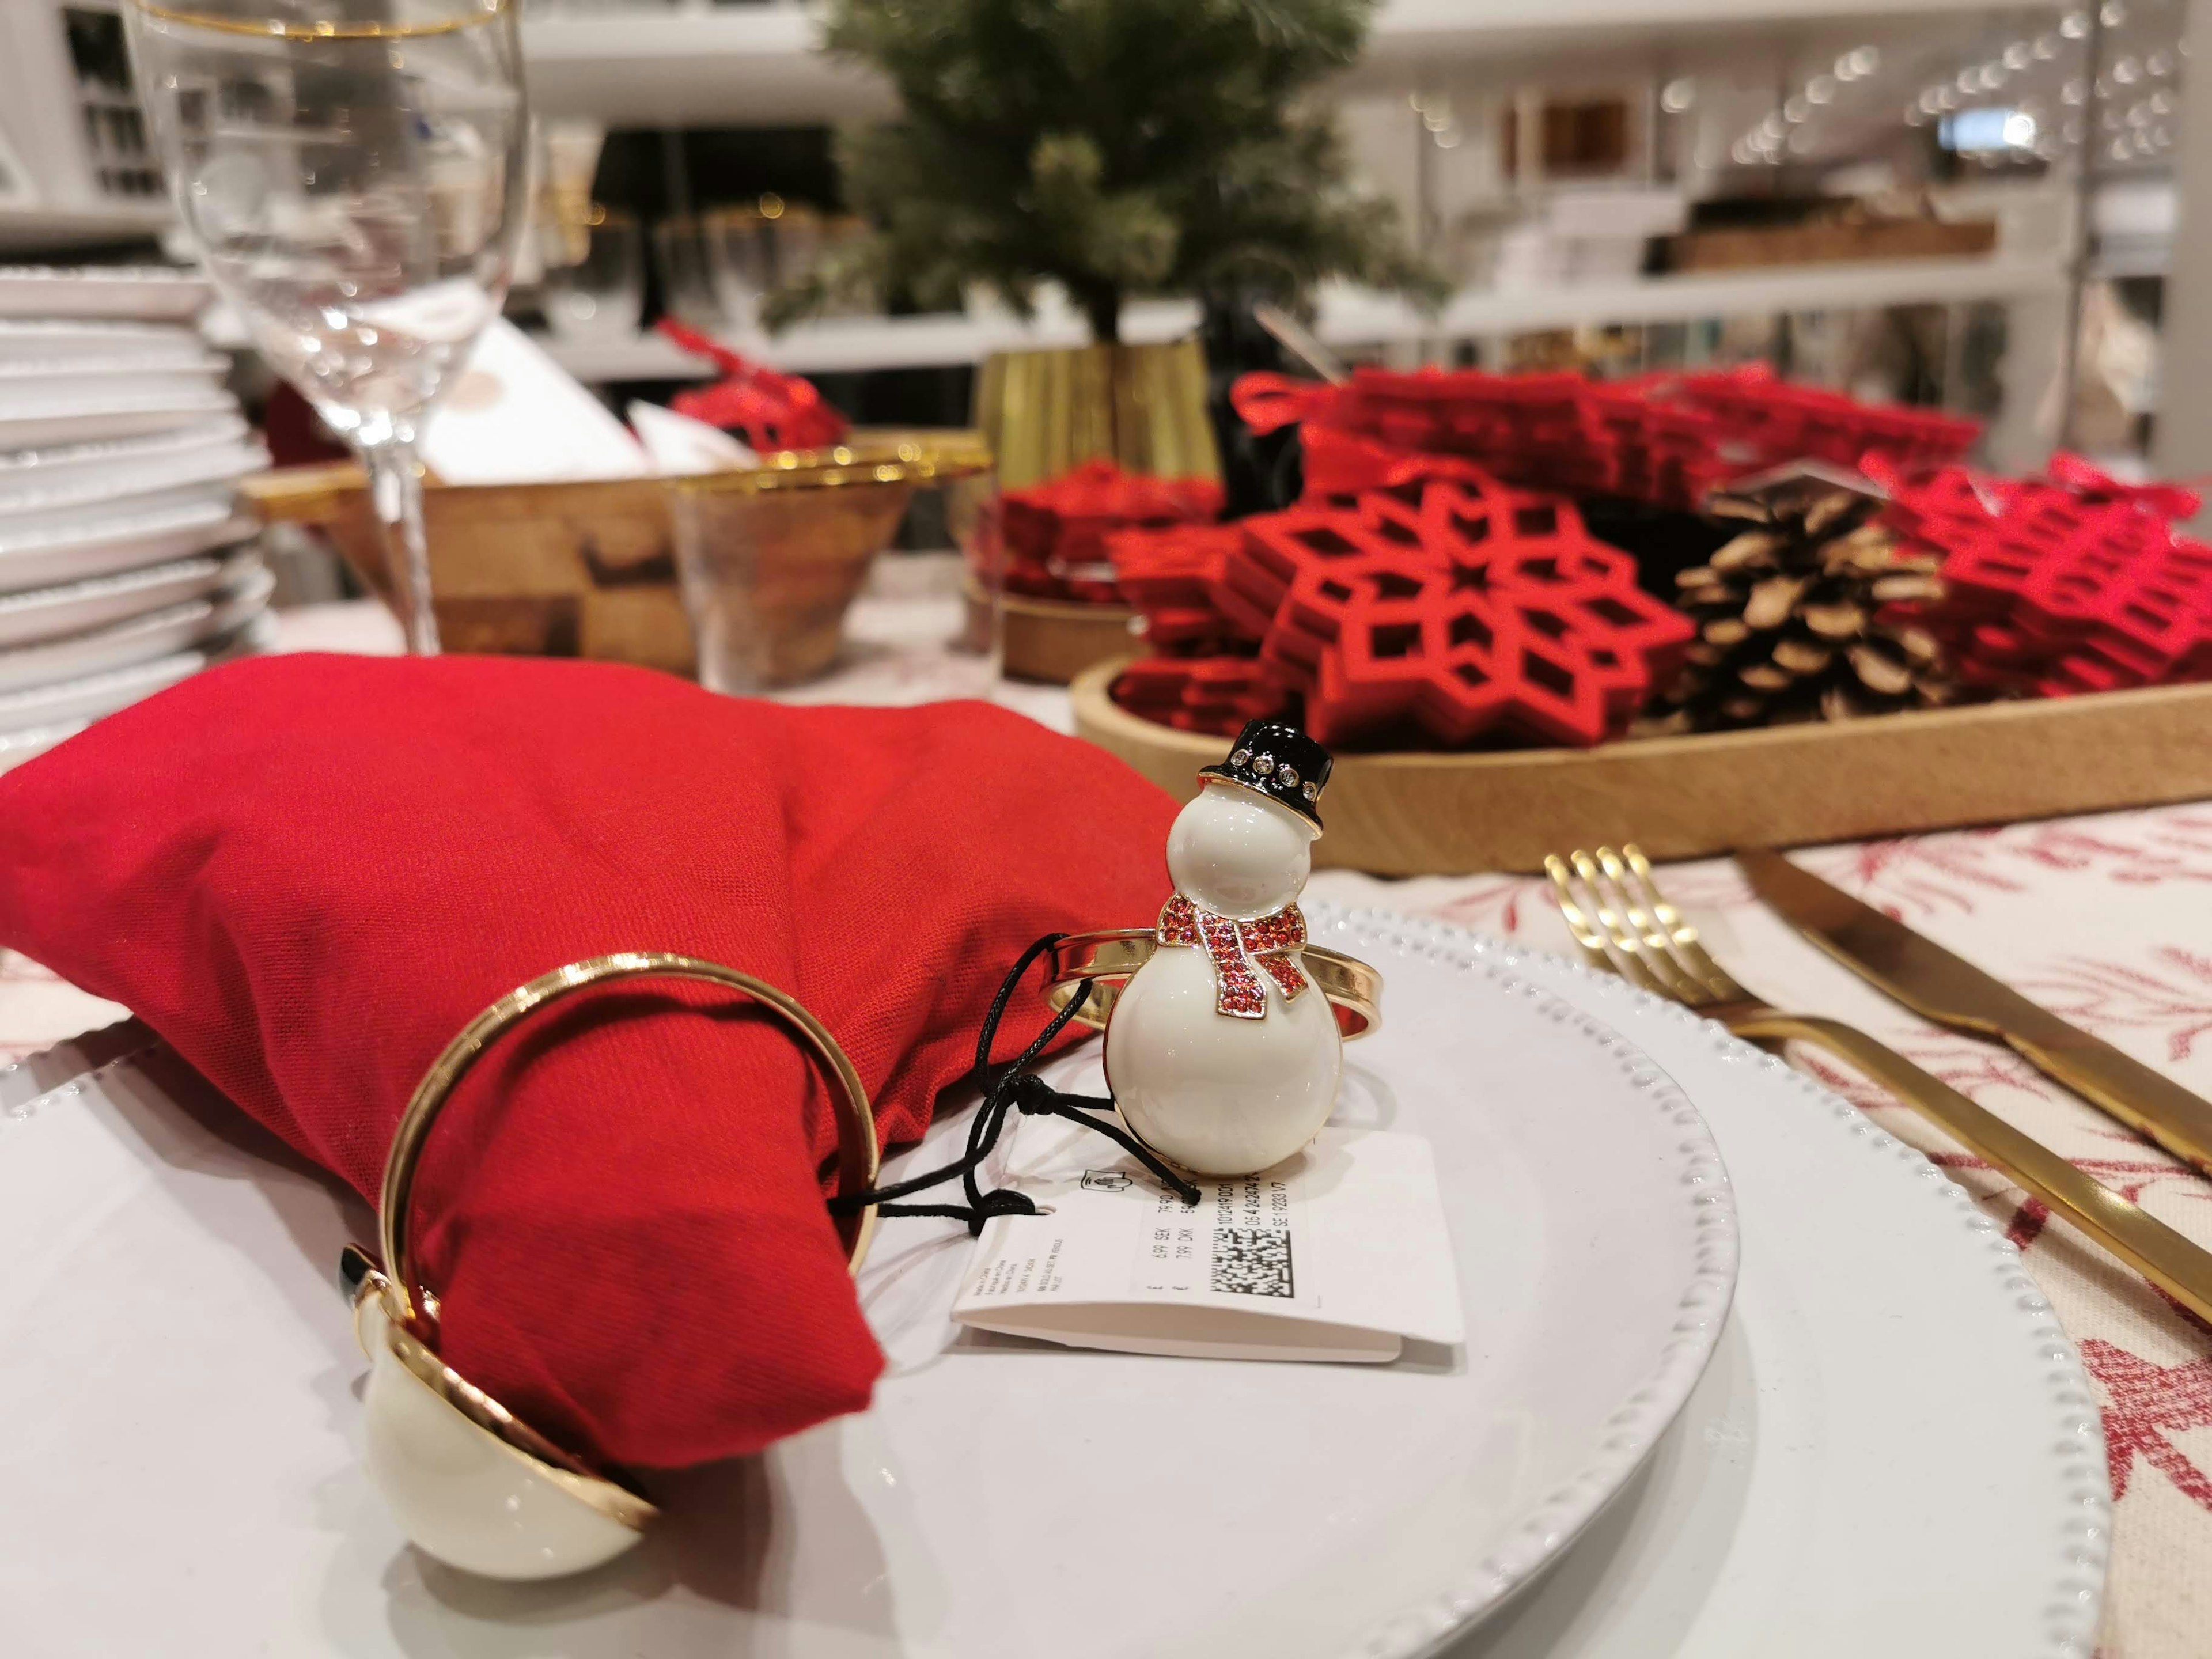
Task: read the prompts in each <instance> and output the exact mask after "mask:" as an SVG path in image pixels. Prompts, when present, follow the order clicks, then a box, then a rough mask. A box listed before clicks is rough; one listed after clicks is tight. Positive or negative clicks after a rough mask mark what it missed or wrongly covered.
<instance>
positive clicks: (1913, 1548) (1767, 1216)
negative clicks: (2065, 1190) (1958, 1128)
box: [1309, 905, 2111, 1659]
mask: <svg viewBox="0 0 2212 1659" xmlns="http://www.w3.org/2000/svg"><path fill="white" fill-rule="evenodd" d="M1309 914H1310V915H1317V916H1318V918H1319V921H1318V923H1317V926H1316V939H1318V940H1319V941H1320V942H1322V943H1326V944H1332V945H1341V946H1343V947H1344V948H1346V949H1356V950H1358V951H1361V952H1362V953H1363V954H1364V953H1366V952H1369V951H1373V952H1375V959H1376V960H1377V961H1378V962H1379V963H1382V964H1383V966H1384V968H1385V969H1386V971H1388V972H1390V973H1394V974H1395V973H1400V972H1401V971H1402V970H1401V968H1400V967H1399V963H1401V960H1402V959H1403V957H1404V956H1405V955H1406V954H1407V953H1411V954H1413V955H1415V956H1416V957H1426V958H1428V959H1431V960H1434V961H1437V962H1440V963H1457V964H1464V965H1465V967H1466V968H1467V969H1468V970H1469V971H1473V972H1477V973H1482V974H1487V975H1499V974H1503V975H1510V976H1511V977H1513V978H1515V979H1517V980H1521V981H1527V982H1530V983H1533V984H1534V985H1537V986H1540V987H1542V988H1543V989H1544V990H1546V991H1547V992H1551V993H1554V994H1558V995H1560V996H1563V997H1565V998H1566V999H1568V1000H1571V1001H1572V1002H1573V1003H1574V1004H1575V1005H1576V1006H1577V1007H1579V1008H1581V1009H1583V1011H1584V1012H1589V1013H1591V1014H1595V1016H1597V1017H1598V1018H1601V1019H1602V1020H1603V1021H1605V1022H1606V1023H1607V1024H1608V1025H1610V1026H1612V1027H1613V1029H1615V1030H1619V1031H1620V1032H1621V1033H1622V1035H1624V1036H1626V1037H1628V1038H1629V1039H1631V1040H1632V1042H1635V1043H1636V1044H1637V1046H1638V1048H1641V1049H1642V1050H1643V1051H1644V1053H1645V1054H1649V1055H1650V1057H1651V1058H1652V1059H1653V1060H1655V1061H1656V1062H1657V1063H1658V1064H1659V1065H1660V1066H1662V1067H1664V1068H1665V1070H1666V1072H1667V1073H1668V1075H1669V1076H1671V1077H1672V1078H1674V1079H1675V1081H1676V1082H1678V1083H1680V1085H1682V1087H1683V1089H1684V1090H1685V1091H1686V1092H1687V1093H1688V1094H1689V1096H1690V1097H1691V1098H1692V1099H1693V1100H1695V1101H1696V1102H1697V1103H1698V1106H1699V1111H1700V1112H1701V1113H1702V1114H1703V1115H1704V1116H1705V1120H1706V1121H1707V1122H1708V1123H1709V1124H1710V1125H1711V1127H1712V1131H1713V1134H1714V1137H1715V1139H1717V1140H1718V1141H1719V1142H1720V1146H1721V1152H1722V1156H1723V1158H1725V1159H1726V1160H1727V1163H1728V1166H1729V1175H1730V1176H1731V1178H1732V1180H1733V1182H1734V1185H1735V1194H1736V1204H1737V1209H1738V1212H1739V1215H1740V1218H1741V1227H1742V1237H1743V1267H1742V1271H1741V1274H1740V1275H1739V1277H1738V1280H1737V1285H1736V1297H1735V1308H1734V1310H1732V1312H1731V1314H1730V1316H1729V1329H1728V1332H1727V1334H1726V1335H1725V1336H1724V1337H1723V1340H1722V1343H1721V1347H1720V1352H1719V1353H1718V1354H1717V1356H1716V1357H1715V1358H1714V1361H1713V1364H1712V1365H1711V1368H1710V1369H1709V1370H1707V1371H1706V1373H1705V1379H1704V1381H1703V1382H1702V1383H1700V1384H1699V1387H1698V1389H1697V1391H1696V1393H1695V1394H1694V1395H1692V1398H1691V1401H1690V1403H1689V1405H1688V1407H1686V1409H1685V1410H1684V1412H1683V1413H1682V1417H1681V1419H1680V1422H1678V1423H1677V1424H1676V1425H1675V1426H1674V1429H1673V1430H1672V1431H1670V1432H1669V1433H1668V1436H1667V1437H1666V1439H1665V1440H1664V1441H1662V1443H1661V1446H1660V1449H1659V1451H1658V1454H1657V1455H1656V1456H1655V1457H1654V1458H1653V1459H1652V1460H1651V1462H1650V1466H1649V1468H1647V1469H1646V1471H1645V1472H1644V1474H1643V1475H1642V1476H1640V1477H1639V1478H1638V1480H1636V1481H1635V1482H1633V1483H1632V1484H1631V1486H1629V1488H1628V1490H1627V1491H1626V1492H1623V1493H1622V1495H1621V1496H1620V1498H1619V1499H1618V1500H1617V1501H1616V1502H1615V1503H1614V1504H1613V1505H1612V1507H1611V1508H1610V1509H1608V1510H1607V1512H1606V1513H1605V1514H1604V1515H1603V1516H1600V1517H1599V1519H1598V1521H1597V1522H1595V1525H1593V1526H1592V1527H1591V1528H1589V1531H1588V1532H1587V1534H1585V1535H1584V1537H1583V1540H1582V1541H1580V1542H1579V1543H1578V1544H1577V1546H1576V1547H1575V1548H1574V1550H1573V1551H1571V1553H1569V1554H1568V1555H1567V1557H1566V1559H1565V1560H1564V1561H1562V1562H1561V1563H1560V1564H1559V1566H1558V1567H1557V1568H1555V1569H1554V1570H1553V1571H1552V1572H1551V1573H1550V1574H1549V1575H1548V1576H1547V1577H1545V1578H1544V1579H1542V1580H1541V1581H1540V1582H1539V1583H1537V1584H1536V1585H1535V1586H1534V1588H1533V1589H1529V1590H1528V1591H1527V1592H1526V1593H1524V1594H1523V1595H1521V1596H1520V1597H1518V1598H1516V1600H1514V1601H1511V1602H1510V1603H1509V1604H1508V1605H1507V1606H1506V1607H1504V1610H1503V1611H1502V1612H1500V1613H1498V1614H1497V1615H1496V1616H1495V1617H1493V1618H1492V1620H1489V1621H1488V1622H1486V1624H1484V1625H1483V1626H1481V1627H1480V1628H1479V1629H1477V1630H1475V1631H1474V1632H1470V1633H1468V1635H1466V1636H1464V1637H1462V1638H1460V1639H1459V1640H1458V1641H1456V1642H1455V1643H1452V1644H1447V1645H1446V1646H1445V1647H1443V1649H1441V1650H1439V1651H1440V1653H1442V1654H1448V1655H1449V1656H1450V1659H1653V1656H1662V1655H1672V1656H1679V1659H1780V1656H1788V1659H1869V1656H1878V1659H1962V1656H1966V1655H1977V1656H1978V1655H1984V1654H1987V1655H1990V1656H1996V1655H1999V1654H2002V1655H2006V1656H2008V1659H2090V1655H2091V1654H2092V1652H2093V1650H2094V1649H2095V1646H2096V1638H2097V1621H2098V1615H2099V1609H2100V1605H2101V1601H2102V1596H2103V1590H2104V1578H2105V1565H2106V1550H2107V1546H2108V1541H2109V1539H2110V1536H2111V1533H2110V1525H2111V1496H2110V1492H2111V1489H2110V1487H2109V1486H2107V1484H2106V1472H2105V1448H2104V1441H2103V1437H2102V1433H2101V1429H2100V1422H2099V1414H2098V1409H2097V1404H2096V1400H2095V1397H2094V1396H2093V1395H2092V1394H2091V1393H2090V1390H2089V1385H2088V1381H2087V1377H2085V1376H2083V1374H2082V1371H2081V1364H2080V1361H2079V1360H2078V1358H2076V1357H2075V1351H2074V1347H2073V1345H2072V1344H2071V1343H2070V1342H2069V1341H2068V1340H2067V1338H2066V1336H2065V1334H2064V1333H2063V1331H2062V1330H2061V1329H2060V1328H2059V1326H2058V1322H2057V1318H2056V1316H2054V1315H2053V1314H2052V1312H2051V1306H2050V1304H2049V1303H2047V1302H2046V1301H2045V1299H2044V1297H2043V1295H2042V1293H2041V1291H2039V1290H2038V1288H2037V1287H2036V1285H2035V1282H2034V1280H2033V1279H2031V1278H2030V1277H2029V1276H2028V1274H2027V1272H2026V1271H2025V1269H2024V1268H2023V1267H2021V1260H2020V1252H2019V1251H2018V1250H2017V1249H2015V1248H2014V1247H2013V1245H2012V1243H2011V1242H2010V1241H2009V1240H2008V1239H2007V1238H2006V1237H2004V1235H2003V1232H2002V1230H2001V1229H2000V1228H1999V1226H1998V1225H1997V1224H1996V1222H1995V1221H1994V1220H1992V1219H1991V1218H1990V1217H1989V1216H1988V1215H1986V1214H1985V1213H1984V1212H1983V1211H1982V1210H1981V1209H1980V1208H1979V1206H1977V1205H1976V1204H1975V1203H1974V1202H1973V1201H1972V1200H1971V1199H1970V1198H1968V1197H1967V1196H1966V1194H1965V1193H1964V1192H1963V1191H1961V1190H1960V1188H1958V1187H1957V1186H1956V1185H1954V1183H1953V1182H1950V1181H1949V1180H1948V1179H1946V1178H1945V1177H1944V1176H1943V1175H1942V1171H1940V1170H1937V1169H1936V1166H1935V1165H1933V1164H1930V1163H1929V1162H1928V1160H1927V1159H1926V1158H1923V1157H1922V1156H1921V1155H1920V1154H1919V1153H1918V1152H1916V1151H1914V1150H1913V1149H1912V1148H1911V1147H1910V1146H1906V1145H1905V1143H1904V1142H1902V1141H1900V1140H1898V1139H1896V1138H1894V1137H1893V1136H1892V1135H1890V1134H1888V1133H1886V1132H1885V1131H1883V1130H1881V1129H1880V1128H1878V1127H1875V1125H1874V1123H1872V1122H1871V1121H1869V1119H1868V1118H1867V1117H1866V1116H1865V1115H1863V1114H1862V1113H1860V1112H1859V1111H1858V1110H1857V1109H1856V1108H1854V1107H1852V1106H1850V1105H1849V1104H1848V1103H1845V1102H1844V1101H1843V1100H1841V1099H1840V1098H1838V1097H1837V1096H1835V1095H1834V1094H1832V1093H1831V1092H1829V1091H1827V1090H1826V1089H1824V1088H1822V1087H1820V1085H1818V1084H1816V1083H1814V1081H1813V1080H1812V1079H1809V1078H1808V1077H1806V1076H1804V1075H1803V1074H1802V1073H1797V1072H1794V1071H1792V1070H1790V1068H1789V1067H1787V1066H1784V1064H1783V1062H1782V1061H1781V1060H1777V1059H1774V1058H1772V1057H1771V1056H1769V1055H1766V1054H1761V1053H1760V1052H1759V1050H1758V1049H1756V1048H1752V1047H1750V1046H1749V1045H1748V1044H1747V1043H1743V1042H1738V1041H1736V1040H1735V1038H1733V1037H1730V1036H1728V1035H1726V1034H1725V1033H1724V1032H1723V1031H1722V1030H1720V1029H1719V1028H1718V1027H1717V1026H1716V1025H1714V1024H1711V1022H1710V1021H1707V1020H1704V1019H1700V1018H1698V1017H1697V1016H1696V1015H1694V1014H1692V1013H1691V1012H1688V1011H1687V1010H1686V1009H1682V1008H1679V1007H1676V1006H1674V1005H1673V1004H1671V1003H1667V1002H1662V1001H1661V1000H1658V999H1656V998H1654V997H1650V996H1647V995H1645V994H1644V993H1642V992H1639V991H1637V990H1634V989H1632V988H1631V987H1628V986H1626V985H1625V984H1623V983H1622V982H1621V981H1620V980H1618V979H1616V978H1614V977H1613V976H1612V975H1601V974H1595V973H1591V972H1589V971H1588V970H1586V969H1581V968H1578V967H1576V966H1574V965H1572V964H1571V963H1567V962H1565V961H1562V960H1561V959H1560V958H1559V957H1554V956H1552V955H1550V954H1548V953H1546V952H1543V951H1529V950H1527V949H1524V948H1522V947H1520V946H1517V945H1501V944H1499V943H1498V942H1497V941H1495V940H1488V939H1482V938H1480V937H1479V936H1477V935H1474V934H1472V933H1467V932H1465V931H1464V930H1462V929H1459V928H1455V927H1446V926H1443V925H1442V924H1439V923H1434V922H1429V921H1412V920H1408V919H1407V918H1404V917H1400V916H1395V915H1388V914H1385V913H1376V912H1352V913H1346V912H1344V911H1341V910H1338V909H1335V908H1333V907H1327V906H1320V905H1316V906H1312V907H1310V908H1309ZM1377 933H1381V934H1382V935H1383V940H1384V941H1386V942H1379V943H1378V941H1377V937H1376V936H1377ZM1386 1006H1387V1004H1386Z"/></svg>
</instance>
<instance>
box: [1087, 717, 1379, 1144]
mask: <svg viewBox="0 0 2212 1659" xmlns="http://www.w3.org/2000/svg"><path fill="white" fill-rule="evenodd" d="M1316 757H1317V758H1316ZM1301 760H1302V761H1304V763H1305V765H1304V769H1300V768H1299V767H1298V766H1297V764H1296V762H1297V761H1301ZM1262 762H1264V763H1266V764H1265V765H1264V767H1263V766H1262V765H1261V763H1262ZM1202 777H1203V779H1204V782H1203V786H1202V787H1200V791H1199V793H1198V795H1197V797H1196V799H1193V800H1192V801H1191V802H1190V803H1189V804H1188V805H1186V806H1185V807H1184V808H1183V809H1182V812H1181V813H1180V814H1179V815H1178V816H1177V817H1176V821H1175V824H1174V827H1173V828H1172V829H1170V830H1169V832H1168V848H1167V856H1168V873H1169V875H1170V877H1171V878H1173V880H1174V882H1175V886H1176V895H1177V897H1176V900H1175V901H1172V902H1170V905H1169V908H1168V911H1167V912H1166V913H1164V916H1163V927H1162V930H1161V936H1160V942H1159V944H1158V945H1157V947H1156V948H1155V949H1154V951H1153V952H1152V956H1151V957H1150V958H1149V959H1148V960H1147V961H1146V963H1144V965H1143V966H1142V967H1140V968H1139V969H1138V970H1137V971H1136V972H1135V973H1134V974H1133V975H1131V976H1130V979H1129V982H1128V983H1127V986H1125V987H1123V988H1122V991H1121V996H1120V998H1119V999H1118V1000H1116V1001H1115V1005H1114V1009H1113V1012H1112V1015H1111V1017H1110V1018H1109V1020H1108V1022H1107V1027H1106V1079H1107V1083H1108V1085H1109V1088H1110V1089H1111V1090H1112V1091H1113V1095H1114V1101H1115V1105H1116V1106H1117V1107H1118V1108H1119V1109H1120V1110H1121V1118H1122V1121H1124V1122H1125V1123H1126V1124H1127V1126H1128V1127H1129V1131H1130V1133H1133V1134H1134V1135H1135V1136H1136V1137H1137V1138H1138V1139H1139V1140H1141V1141H1143V1142H1144V1143H1145V1144H1146V1146H1149V1147H1151V1148H1152V1150H1153V1151H1154V1152H1158V1153H1159V1154H1160V1155H1161V1156H1162V1157H1163V1158H1168V1159H1169V1160H1170V1161H1171V1162H1173V1163H1176V1164H1181V1165H1182V1167H1183V1168H1184V1169H1186V1170H1191V1171H1192V1172H1193V1173H1194V1174H1198V1175H1206V1176H1233V1175H1249V1174H1251V1173H1253V1172H1255V1171H1256V1170H1264V1169H1267V1168H1269V1167H1271V1166H1272V1165H1274V1164H1279V1163H1281V1162H1282V1161H1283V1160H1284V1159H1285V1158H1289V1157H1291V1156H1292V1155H1293V1154H1294V1153H1296V1152H1298V1151H1299V1150H1300V1149H1301V1148H1303V1147H1304V1146H1305V1145H1306V1143H1307V1142H1308V1141H1310V1140H1311V1139H1313V1138H1314V1136H1315V1135H1316V1133H1319V1131H1320V1129H1321V1127H1322V1124H1323V1123H1325V1122H1327V1121H1328V1115H1329V1113H1330V1112H1331V1111H1332V1110H1333V1109H1334V1107H1335V1104H1336V1090H1337V1083H1338V1079H1339V1078H1340V1075H1341V1073H1342V1071H1343V1066H1344V1042H1343V1038H1342V1036H1341V1035H1340V1032H1339V1030H1338V1027H1337V1023H1336V1016H1335V1013H1334V1011H1333V1010H1332V1009H1331V1008H1330V1006H1329V1004H1328V999H1327V998H1326V997H1325V996H1323V995H1322V993H1321V991H1320V990H1319V988H1318V987H1315V986H1314V985H1313V984H1312V983H1311V982H1310V981H1309V980H1307V979H1306V976H1305V974H1304V969H1303V968H1302V967H1300V966H1298V965H1297V963H1298V957H1297V951H1296V949H1295V947H1285V946H1281V945H1273V944H1272V943H1270V941H1271V940H1272V939H1273V938H1276V937H1280V936H1282V933H1283V929H1284V928H1285V926H1286V925H1287V924H1288V923H1290V922H1294V923H1295V937H1296V938H1297V939H1298V940H1299V941H1300V942H1303V939H1304V920H1303V918H1300V917H1299V916H1298V915H1297V909H1296V905H1297V898H1298V895H1299V894H1300V893H1301V892H1302V891H1303V890H1304V887H1305V883H1306V877H1307V875H1308V874H1309V872H1310V871H1311V869H1312V862H1313V857H1312V847H1313V842H1315V841H1316V839H1317V838H1318V837H1319V836H1320V834H1321V825H1320V822H1319V815H1318V813H1317V812H1316V811H1315V810H1314V808H1315V804H1316V802H1317V800H1318V799H1319V796H1320V793H1321V787H1322V784H1323V783H1324V782H1325V781H1326V780H1327V778H1328V756H1327V753H1326V751H1325V750H1322V749H1321V747H1320V745H1319V744H1316V743H1314V742H1313V740H1312V739H1311V738H1307V737H1305V736H1304V733H1302V732H1297V730H1296V728H1295V727H1289V726H1280V725H1277V724H1273V723H1267V722H1255V723H1254V725H1252V726H1248V727H1246V729H1245V732H1244V734H1243V736H1242V737H1240V738H1238V739H1237V747H1236V749H1235V750H1233V751H1232V753H1231V757H1230V759H1229V760H1228V761H1227V762H1225V763H1224V764H1223V765H1222V766H1221V767H1218V768H1208V769H1206V772H1205V773H1204V774H1202ZM1309 786H1310V787H1309ZM1186 901H1187V902H1188V908H1189V909H1191V910H1194V911H1195V912H1198V913H1200V915H1199V916H1198V917H1197V927H1198V929H1199V933H1200V939H1196V940H1194V941H1193V942H1191V943H1188V944H1179V943H1174V942H1170V933H1171V929H1170V926H1169V925H1168V923H1169V918H1170V916H1173V915H1176V913H1177V909H1178V907H1179V906H1182V905H1183V904H1184V902H1186ZM1208 918H1211V919H1212V920H1211V921H1209V920H1208ZM1224 923H1226V924H1228V925H1229V927H1234V928H1237V929H1238V931H1237V932H1236V933H1231V932H1229V931H1227V930H1226V929H1225V927H1224V926H1223V924H1224ZM1255 923H1259V924H1263V926H1262V927H1261V928H1259V929H1257V930H1255V928H1253V927H1250V926H1249V925H1245V924H1255ZM1239 925H1245V926H1241V927H1240V926H1239ZM1206 940H1212V941H1214V943H1212V944H1208V943H1206V942H1205V941H1206ZM1263 956H1264V957H1272V958H1273V959H1274V960H1273V963H1269V962H1263V961H1261V960H1260V958H1261V957H1263ZM1239 957H1241V958H1242V959H1243V960H1242V966H1243V970H1244V973H1245V974H1246V975H1249V980H1248V981H1247V983H1248V984H1249V981H1257V987H1258V993H1259V997H1258V1006H1260V1007H1261V1008H1263V1009H1264V1012H1261V1013H1256V1014H1255V1013H1253V1012H1249V1006H1250V1005H1249V1002H1248V1003H1247V1005H1246V1006H1247V1012H1243V1013H1242V1014H1241V1015H1240V1014H1237V1013H1232V1012H1225V1011H1224V1004H1225V1001H1227V1000H1232V998H1231V996H1225V991H1224V985H1225V974H1227V975H1236V974H1237V972H1238V967H1239V963H1238V962H1237V958H1239ZM1225 959H1226V960H1225ZM1285 968H1287V969H1288V972H1287V974H1286V975H1285V977H1289V978H1290V979H1291V981H1292V983H1293V984H1296V985H1297V986H1299V987H1301V988H1300V989H1299V990H1298V991H1297V994H1291V992H1290V991H1289V990H1288V989H1286V987H1285V985H1284V984H1282V983H1281V982H1280V981H1279V979H1278V977H1277V975H1278V974H1279V973H1283V972H1284V970H1285ZM1248 997H1249V992H1248Z"/></svg>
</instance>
